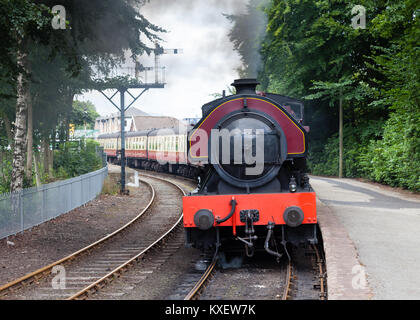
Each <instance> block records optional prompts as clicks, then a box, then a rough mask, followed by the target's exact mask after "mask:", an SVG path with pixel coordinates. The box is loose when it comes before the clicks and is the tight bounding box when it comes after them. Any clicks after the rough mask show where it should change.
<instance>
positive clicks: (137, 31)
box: [0, 0, 163, 191]
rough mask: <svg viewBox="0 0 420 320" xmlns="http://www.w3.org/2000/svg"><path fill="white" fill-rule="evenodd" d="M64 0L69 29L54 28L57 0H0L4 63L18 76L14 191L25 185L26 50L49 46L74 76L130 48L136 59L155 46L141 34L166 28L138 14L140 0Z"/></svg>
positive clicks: (104, 66)
mask: <svg viewBox="0 0 420 320" xmlns="http://www.w3.org/2000/svg"><path fill="white" fill-rule="evenodd" d="M61 2H62V4H63V5H64V7H65V8H66V13H67V16H66V19H67V20H68V26H69V27H68V28H66V29H65V30H55V29H53V28H52V27H51V19H52V18H53V16H52V14H51V10H50V9H49V8H51V7H52V6H53V5H55V4H56V2H55V1H48V0H45V1H44V0H33V1H30V0H16V1H15V0H0V13H1V19H0V39H1V40H2V44H3V46H2V48H1V50H0V57H1V58H2V60H1V61H2V62H1V64H2V68H4V69H5V70H6V73H7V74H8V75H9V76H10V77H11V78H12V79H15V80H14V82H15V83H16V97H17V103H16V116H15V130H14V132H15V136H14V155H13V172H12V182H11V191H15V190H19V189H21V188H22V187H23V171H24V170H23V168H24V162H25V161H24V160H25V151H26V148H25V147H26V145H25V143H26V135H27V126H26V122H27V112H28V106H29V105H30V103H31V100H32V99H31V98H32V97H31V95H30V93H29V92H30V89H29V83H30V79H31V75H32V70H31V65H30V60H29V59H28V52H30V51H31V50H32V48H37V47H39V46H40V45H45V46H46V47H47V48H48V49H49V50H48V54H47V55H46V56H45V57H44V59H45V60H47V59H49V60H50V61H51V60H52V59H54V58H55V57H57V56H61V57H62V58H63V60H64V61H65V64H66V67H65V68H64V70H65V71H66V72H68V73H69V74H70V75H71V76H77V75H78V74H80V72H81V70H82V68H83V67H84V65H85V64H87V65H89V66H90V67H92V68H93V67H94V68H95V69H96V70H99V71H105V72H106V71H107V70H108V71H109V68H110V66H115V65H117V64H119V63H121V62H122V61H123V60H124V53H125V51H126V50H130V51H131V54H132V57H133V58H135V57H137V56H139V55H141V54H142V53H143V52H150V51H151V50H152V49H151V48H149V47H148V46H147V45H146V44H145V43H144V42H143V41H142V40H141V38H140V36H141V35H143V36H145V37H146V38H148V39H149V40H152V41H154V40H157V39H158V36H157V35H156V33H158V32H160V31H163V30H162V29H160V28H158V27H157V26H155V25H153V24H151V23H150V22H149V21H147V19H145V18H144V17H143V16H142V15H141V14H139V13H138V7H139V6H141V5H142V4H144V1H141V0H117V1H116V0H95V1H89V2H86V1H72V0H67V1H61ZM70 27H71V28H70ZM30 49H31V50H30ZM85 87H89V85H88V84H86V85H85ZM77 90H80V88H77V89H76V90H72V89H69V90H68V92H67V93H68V94H67V96H68V97H71V99H72V98H73V96H74V93H73V92H75V93H77ZM61 94H63V92H61ZM69 102H70V98H69V99H68V102H67V106H69V107H70V108H71V103H69ZM52 138H53V139H55V136H53V137H52Z"/></svg>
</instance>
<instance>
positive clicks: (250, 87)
mask: <svg viewBox="0 0 420 320" xmlns="http://www.w3.org/2000/svg"><path fill="white" fill-rule="evenodd" d="M259 84H260V83H259V82H258V81H257V79H236V80H235V81H233V83H232V84H231V85H232V86H234V87H235V89H236V94H256V92H255V88H256V87H257V85H259Z"/></svg>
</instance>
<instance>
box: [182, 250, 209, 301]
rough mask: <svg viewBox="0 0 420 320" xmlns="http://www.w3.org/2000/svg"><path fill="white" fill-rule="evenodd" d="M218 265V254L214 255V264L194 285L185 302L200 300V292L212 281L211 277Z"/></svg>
mask: <svg viewBox="0 0 420 320" xmlns="http://www.w3.org/2000/svg"><path fill="white" fill-rule="evenodd" d="M216 263H217V253H216V254H215V255H214V257H213V260H212V262H211V263H210V265H209V266H208V267H207V269H206V271H205V272H204V273H203V275H202V276H201V278H200V280H198V282H197V283H196V284H195V285H194V287H193V288H192V289H191V291H190V292H189V293H188V294H187V295H186V296H185V298H184V300H195V299H197V298H198V295H199V292H200V291H201V289H202V288H203V287H204V284H205V283H207V281H208V280H209V279H210V275H211V274H212V273H213V271H214V270H215V267H216Z"/></svg>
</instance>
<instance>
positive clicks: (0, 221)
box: [0, 167, 108, 239]
mask: <svg viewBox="0 0 420 320" xmlns="http://www.w3.org/2000/svg"><path fill="white" fill-rule="evenodd" d="M107 174H108V167H104V168H102V169H100V170H97V171H94V172H90V173H87V174H84V175H81V176H78V177H75V178H71V179H67V180H63V181H57V182H53V183H49V184H44V185H42V186H40V187H33V188H28V189H23V190H22V191H18V192H13V193H5V194H0V239H2V238H5V237H7V236H10V235H13V234H16V233H18V232H21V231H24V230H26V229H29V228H32V227H34V226H36V225H38V224H40V223H43V222H45V221H48V220H50V219H53V218H55V217H57V216H59V215H61V214H63V213H66V212H69V211H71V210H73V209H75V208H77V207H80V206H81V205H83V204H85V203H87V202H89V201H90V200H92V199H94V198H95V197H96V196H98V195H99V194H100V193H101V191H102V186H103V183H104V180H105V177H106V176H107Z"/></svg>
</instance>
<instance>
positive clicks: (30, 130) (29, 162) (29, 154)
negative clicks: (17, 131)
mask: <svg viewBox="0 0 420 320" xmlns="http://www.w3.org/2000/svg"><path fill="white" fill-rule="evenodd" d="M28 102H29V103H28V139H27V154H26V177H27V178H28V179H31V178H32V154H33V123H32V118H33V117H32V103H31V101H28Z"/></svg>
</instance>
